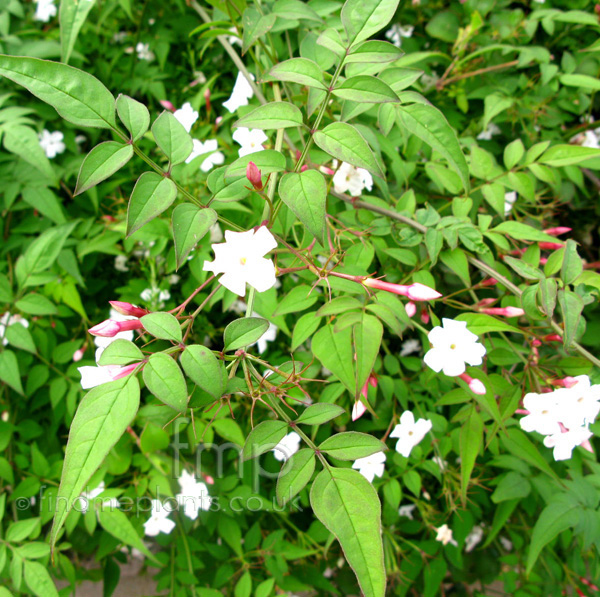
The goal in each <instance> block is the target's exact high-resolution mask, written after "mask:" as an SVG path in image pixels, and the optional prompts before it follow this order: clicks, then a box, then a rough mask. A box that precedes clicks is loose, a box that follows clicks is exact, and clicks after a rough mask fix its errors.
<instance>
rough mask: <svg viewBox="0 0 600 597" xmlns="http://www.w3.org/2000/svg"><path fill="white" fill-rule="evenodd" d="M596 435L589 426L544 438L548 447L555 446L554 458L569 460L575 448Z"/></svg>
mask: <svg viewBox="0 0 600 597" xmlns="http://www.w3.org/2000/svg"><path fill="white" fill-rule="evenodd" d="M592 435H594V434H593V433H592V432H591V431H590V430H589V429H588V428H587V427H575V428H574V429H569V430H568V431H563V432H562V433H561V432H559V433H554V434H553V435H547V436H546V437H545V438H544V446H546V448H554V450H553V451H552V455H553V456H554V460H568V459H569V458H571V456H572V455H573V450H574V449H575V448H576V447H577V446H580V445H581V444H582V443H583V442H585V441H587V440H589V439H590V437H592Z"/></svg>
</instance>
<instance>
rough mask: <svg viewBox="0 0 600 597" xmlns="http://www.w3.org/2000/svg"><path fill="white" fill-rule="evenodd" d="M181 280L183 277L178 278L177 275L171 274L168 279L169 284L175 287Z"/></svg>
mask: <svg viewBox="0 0 600 597" xmlns="http://www.w3.org/2000/svg"><path fill="white" fill-rule="evenodd" d="M179 280H181V277H180V276H178V275H177V274H171V275H170V276H169V277H168V278H167V282H168V283H169V284H171V286H173V285H175V284H179Z"/></svg>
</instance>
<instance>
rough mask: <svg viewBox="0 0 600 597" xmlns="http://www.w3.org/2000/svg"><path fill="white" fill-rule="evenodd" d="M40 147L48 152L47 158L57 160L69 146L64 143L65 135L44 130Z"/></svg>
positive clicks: (40, 135) (41, 134) (40, 136)
mask: <svg viewBox="0 0 600 597" xmlns="http://www.w3.org/2000/svg"><path fill="white" fill-rule="evenodd" d="M39 139H40V146H41V148H42V149H43V150H44V151H45V152H46V157H48V158H55V157H56V156H57V155H58V154H59V153H62V152H63V151H64V150H65V149H66V148H67V146H66V145H65V144H64V143H63V139H64V135H63V134H62V133H61V132H60V131H54V132H53V133H51V132H50V131H48V130H46V129H44V130H43V131H42V132H41V133H40V134H39Z"/></svg>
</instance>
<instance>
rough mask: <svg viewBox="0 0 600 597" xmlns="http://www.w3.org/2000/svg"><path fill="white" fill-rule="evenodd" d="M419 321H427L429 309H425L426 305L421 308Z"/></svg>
mask: <svg viewBox="0 0 600 597" xmlns="http://www.w3.org/2000/svg"><path fill="white" fill-rule="evenodd" d="M421 321H422V322H423V323H424V324H425V325H427V324H428V323H429V311H427V308H426V307H423V308H422V309H421Z"/></svg>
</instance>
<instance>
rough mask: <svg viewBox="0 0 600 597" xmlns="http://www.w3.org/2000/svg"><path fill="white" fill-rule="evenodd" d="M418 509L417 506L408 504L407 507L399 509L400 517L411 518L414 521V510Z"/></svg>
mask: <svg viewBox="0 0 600 597" xmlns="http://www.w3.org/2000/svg"><path fill="white" fill-rule="evenodd" d="M416 507H417V505H416V504H407V505H406V506H400V508H399V509H398V515H399V516H402V517H404V518H410V520H414V519H415V517H414V516H413V510H414V509H415V508H416Z"/></svg>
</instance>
